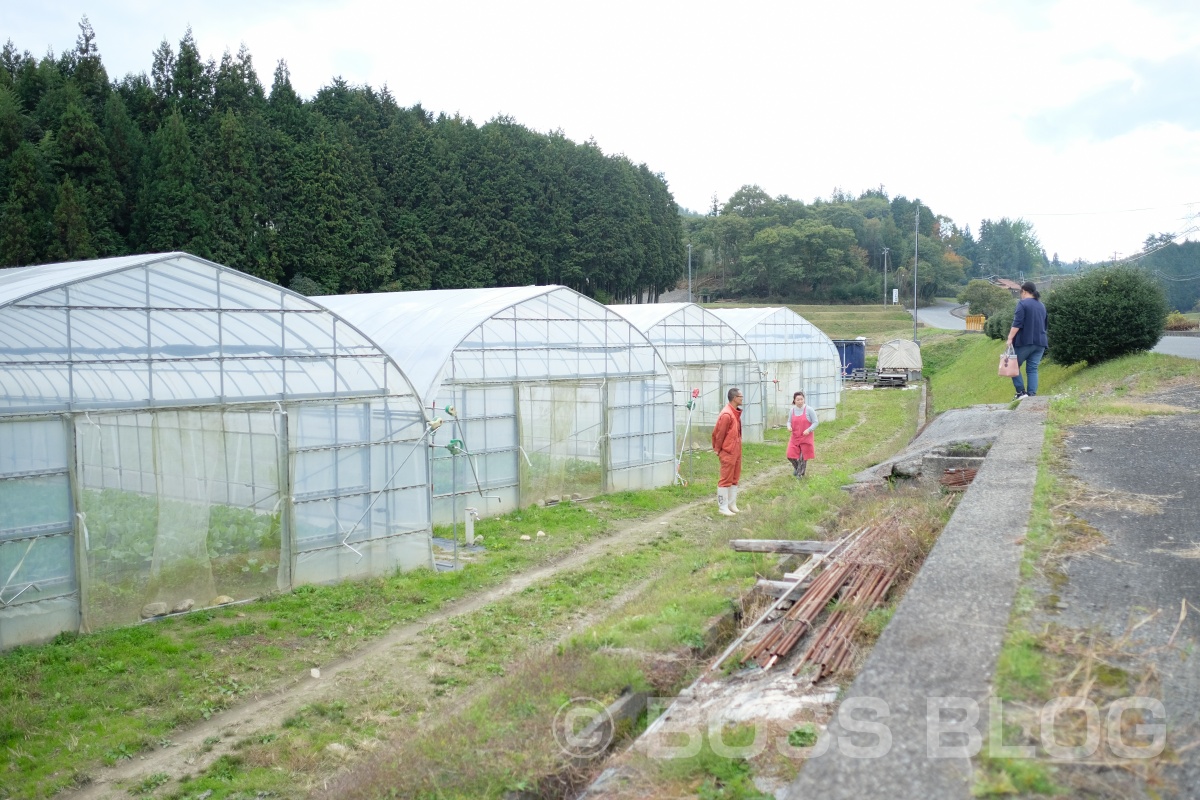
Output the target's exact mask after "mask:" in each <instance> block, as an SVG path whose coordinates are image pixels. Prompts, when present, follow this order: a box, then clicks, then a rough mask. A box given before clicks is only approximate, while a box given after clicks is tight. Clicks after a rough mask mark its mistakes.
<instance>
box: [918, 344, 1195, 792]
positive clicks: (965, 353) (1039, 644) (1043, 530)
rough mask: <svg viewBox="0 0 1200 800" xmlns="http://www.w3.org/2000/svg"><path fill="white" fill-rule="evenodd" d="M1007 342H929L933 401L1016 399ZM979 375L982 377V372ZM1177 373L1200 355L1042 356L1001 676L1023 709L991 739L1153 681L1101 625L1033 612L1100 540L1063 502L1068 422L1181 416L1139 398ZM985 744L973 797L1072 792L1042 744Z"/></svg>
mask: <svg viewBox="0 0 1200 800" xmlns="http://www.w3.org/2000/svg"><path fill="white" fill-rule="evenodd" d="M1002 347H1003V343H1002V342H998V341H993V340H989V339H983V338H981V337H975V338H974V339H972V338H971V337H966V336H964V337H962V338H960V339H956V340H953V341H950V342H946V343H944V344H942V345H940V346H938V347H934V348H929V349H928V350H926V352H925V353H923V355H924V358H925V364H926V372H927V374H930V375H931V381H930V382H931V387H932V398H933V404H934V407H935V409H937V410H939V411H941V410H946V409H948V408H957V407H963V406H968V405H973V404H976V403H996V402H1005V401H1007V400H1009V399H1010V398H1011V396H1012V386H1011V381H1009V379H1007V378H1000V377H998V376H996V373H995V369H996V362H997V359H998V358H999V354H1000V351H1001V349H1002ZM984 376H986V378H987V379H986V380H984V379H981V378H983V377H984ZM993 376H995V377H994V378H993ZM1181 381H1186V382H1188V383H1193V384H1194V383H1196V382H1200V362H1197V361H1193V360H1188V359H1183V358H1176V357H1174V356H1167V355H1160V354H1156V353H1140V354H1137V355H1131V356H1126V357H1124V358H1120V359H1115V360H1113V361H1110V362H1106V363H1104V364H1100V365H1097V366H1095V367H1087V366H1086V365H1084V364H1075V365H1072V366H1070V367H1063V366H1061V365H1056V364H1050V363H1048V362H1042V369H1041V370H1040V385H1039V388H1038V394H1039V395H1050V396H1051V397H1050V404H1049V412H1048V414H1047V419H1046V438H1045V446H1044V448H1043V452H1042V457H1041V460H1040V463H1039V466H1038V477H1037V482H1036V485H1035V489H1034V497H1033V507H1032V511H1031V515H1030V521H1029V530H1028V534H1027V537H1026V542H1025V553H1024V559H1023V561H1022V565H1021V586H1020V588H1019V589H1018V594H1017V600H1016V603H1015V604H1014V611H1013V616H1012V619H1011V620H1010V627H1009V633H1008V636H1007V637H1006V640H1005V644H1004V647H1003V650H1002V652H1001V655H1000V659H999V662H998V664H997V674H996V690H997V695H998V696H999V698H1000V699H1001V700H1002V701H1004V702H1005V703H1006V704H1014V705H1015V707H1016V708H1017V709H1025V713H1021V712H1020V711H1018V712H1017V713H1015V714H1009V711H1010V710H1011V708H1012V707H1013V706H1012V705H1006V718H1005V724H1004V728H1003V730H1002V731H1001V730H993V731H992V732H991V739H992V740H993V741H996V740H999V741H1002V742H1003V743H1004V744H1006V745H1011V744H1021V745H1027V744H1034V743H1035V740H1034V739H1030V738H1029V733H1028V731H1036V730H1037V728H1038V719H1037V710H1038V709H1040V708H1041V707H1042V705H1043V704H1044V703H1046V702H1048V701H1050V700H1052V699H1054V698H1058V697H1072V696H1073V697H1080V698H1087V699H1088V700H1090V701H1091V702H1093V703H1095V705H1096V706H1097V707H1098V708H1099V709H1100V712H1101V714H1102V716H1103V715H1106V714H1107V713H1108V709H1109V708H1110V707H1111V704H1112V702H1113V701H1114V700H1115V699H1117V698H1119V697H1127V696H1131V695H1141V694H1146V693H1147V691H1148V690H1150V691H1152V690H1153V686H1152V683H1153V680H1152V678H1153V676H1152V675H1151V674H1150V673H1149V672H1148V671H1146V670H1144V669H1142V668H1139V666H1138V664H1137V659H1136V658H1134V657H1132V656H1131V654H1130V653H1129V652H1127V651H1126V650H1125V644H1126V643H1123V642H1120V641H1114V640H1112V639H1111V637H1106V636H1104V635H1102V634H1099V633H1097V632H1095V631H1077V630H1071V629H1065V628H1062V627H1060V626H1053V625H1051V626H1047V625H1038V624H1036V622H1035V617H1036V616H1037V611H1038V609H1039V608H1043V607H1047V605H1048V604H1049V606H1053V603H1054V602H1055V601H1056V600H1057V591H1058V589H1059V587H1060V586H1061V585H1062V583H1063V582H1065V581H1066V580H1067V578H1066V576H1065V575H1064V574H1063V572H1062V571H1061V564H1062V561H1063V559H1064V558H1066V557H1068V556H1070V555H1071V554H1073V553H1077V552H1079V551H1081V550H1087V549H1092V548H1094V547H1097V546H1099V545H1102V544H1103V536H1102V535H1101V534H1100V532H1099V531H1097V530H1095V529H1094V528H1092V527H1091V526H1089V525H1087V524H1086V523H1085V522H1083V521H1082V520H1080V519H1078V518H1077V517H1075V516H1074V515H1073V514H1071V513H1070V512H1069V511H1068V510H1067V509H1068V507H1069V506H1070V504H1071V502H1072V501H1073V500H1074V499H1075V496H1076V491H1077V489H1076V487H1075V484H1074V482H1073V480H1072V479H1071V478H1070V477H1069V475H1068V474H1067V461H1066V457H1065V445H1064V442H1065V440H1066V437H1067V435H1068V433H1069V430H1070V429H1071V428H1072V427H1074V426H1076V425H1079V424H1084V423H1090V422H1096V421H1101V420H1105V419H1113V420H1120V419H1126V420H1128V419H1131V418H1137V417H1144V416H1146V415H1150V414H1163V413H1176V410H1174V409H1170V408H1164V407H1162V406H1159V405H1156V404H1153V403H1146V402H1143V401H1141V398H1143V397H1144V396H1145V395H1147V394H1150V393H1153V392H1155V391H1157V390H1161V389H1163V388H1166V387H1167V386H1170V385H1172V384H1175V383H1177V382H1181ZM1148 679H1150V680H1149V683H1148V682H1147V681H1148ZM1067 716H1068V717H1071V716H1072V715H1067ZM1127 716H1129V717H1130V718H1129V720H1128V722H1129V725H1131V726H1132V725H1134V724H1135V723H1136V722H1137V719H1136V715H1127ZM1075 722H1078V720H1075ZM1022 725H1024V726H1025V727H1026V729H1027V730H1026V733H1025V734H1022V732H1021V730H1020V728H1021V726H1022ZM1123 727H1124V726H1123ZM1084 735H1085V730H1084V728H1083V726H1082V725H1079V724H1075V725H1074V727H1072V723H1067V724H1066V725H1064V726H1060V727H1059V728H1056V732H1055V740H1056V741H1058V742H1061V743H1064V744H1068V743H1078V742H1077V741H1076V740H1080V741H1081V737H1083V736H1084ZM987 752H988V745H986V744H985V747H984V750H983V754H982V755H981V757H980V758H979V760H978V762H977V764H978V767H979V771H978V780H977V783H976V786H975V794H976V795H977V796H998V795H1012V794H1023V795H1028V794H1038V795H1056V794H1070V793H1071V790H1070V789H1069V788H1067V787H1066V786H1065V785H1062V784H1063V783H1064V781H1063V780H1062V773H1061V769H1060V768H1059V767H1056V766H1055V765H1054V764H1053V763H1052V759H1050V758H1049V757H1048V756H1047V755H1046V754H1045V753H1044V752H1042V751H1041V750H1040V749H1039V751H1038V755H1037V757H1035V758H1015V757H1008V758H989V757H987V755H986V754H987ZM1151 761H1153V760H1148V761H1144V762H1143V763H1141V764H1136V765H1135V766H1136V767H1137V768H1138V769H1139V770H1141V771H1143V772H1146V771H1152V770H1153V769H1154V768H1155V766H1156V765H1155V764H1153V763H1150V762H1151ZM1093 766H1095V767H1097V768H1099V769H1101V770H1103V769H1114V768H1117V769H1119V768H1122V766H1128V765H1122V764H1119V763H1117V762H1116V761H1114V762H1112V763H1107V764H1097V765H1093ZM1147 774H1148V772H1147Z"/></svg>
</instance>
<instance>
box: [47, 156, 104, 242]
mask: <svg viewBox="0 0 1200 800" xmlns="http://www.w3.org/2000/svg"><path fill="white" fill-rule="evenodd" d="M53 226H54V227H53V238H52V239H51V240H50V247H49V250H48V252H47V254H46V255H47V256H48V257H49V258H50V259H51V260H53V261H82V260H85V259H88V258H95V257H96V250H95V248H94V247H92V235H91V233H89V232H88V223H87V215H86V214H85V213H84V210H83V206H82V204H81V203H80V202H79V195H78V193H77V192H76V191H75V184H74V183H72V182H71V178H70V176H67V177H65V178H63V180H62V183H60V184H59V185H58V204H57V205H56V206H55V207H54V221H53Z"/></svg>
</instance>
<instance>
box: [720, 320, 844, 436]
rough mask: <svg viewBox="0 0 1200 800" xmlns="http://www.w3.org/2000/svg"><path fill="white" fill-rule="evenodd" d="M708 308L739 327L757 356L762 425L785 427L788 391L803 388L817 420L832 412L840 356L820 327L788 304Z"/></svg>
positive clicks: (838, 391)
mask: <svg viewBox="0 0 1200 800" xmlns="http://www.w3.org/2000/svg"><path fill="white" fill-rule="evenodd" d="M713 313H714V314H716V315H717V316H718V317H720V318H721V319H722V320H724V321H725V322H727V323H728V324H729V325H730V326H731V327H732V328H733V329H734V330H736V331H737V332H738V333H740V334H741V335H742V337H743V338H745V340H746V341H747V342H749V343H750V346H751V347H752V348H754V353H755V355H757V356H758V361H759V365H760V367H761V369H762V371H763V375H764V377H765V387H766V388H765V395H764V406H765V408H766V419H767V425H768V426H771V427H775V426H783V427H787V424H788V416H789V415H790V414H791V409H792V394H793V393H794V392H804V399H805V400H806V401H807V403H808V404H809V405H810V406H812V407H813V409H815V410H816V412H817V419H819V420H821V421H822V422H825V421H828V420H832V419H835V418H836V417H837V407H838V403H840V402H841V400H842V381H841V359H840V357H839V356H838V351H837V347H836V346H835V345H834V344H833V340H832V339H830V338H829V337H828V336H826V335H825V334H824V333H823V332H822V331H821V329H820V328H818V327H817V326H816V325H813V324H812V323H811V322H809V321H808V320H806V319H805V318H804V317H802V316H800V315H799V314H797V313H796V312H795V311H792V310H791V309H790V308H782V307H776V308H721V309H714V310H713Z"/></svg>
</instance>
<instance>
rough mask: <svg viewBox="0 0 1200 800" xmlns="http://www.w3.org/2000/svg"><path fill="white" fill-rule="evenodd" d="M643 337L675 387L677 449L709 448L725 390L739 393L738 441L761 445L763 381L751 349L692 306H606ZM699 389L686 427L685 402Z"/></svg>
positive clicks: (718, 320) (729, 329) (707, 313)
mask: <svg viewBox="0 0 1200 800" xmlns="http://www.w3.org/2000/svg"><path fill="white" fill-rule="evenodd" d="M609 308H611V309H612V310H613V311H615V312H617V313H618V314H620V315H621V316H622V317H624V318H625V319H627V320H629V321H630V322H631V323H632V324H633V325H634V326H635V327H637V328H638V329H639V330H641V331H642V332H643V333H645V334H646V337H647V338H648V339H649V340H650V341H651V342H653V343H654V346H655V347H657V348H658V350H659V352H660V353H662V357H663V360H664V361H666V362H667V366H668V367H669V368H670V370H671V380H672V382H673V383H674V386H675V424H676V428H677V429H678V431H679V433H680V435H682V432H683V430H684V428H685V426H686V427H687V428H688V435H687V438H688V441H687V442H686V443H684V442H680V444H681V446H686V447H690V448H699V449H709V448H711V447H712V443H711V434H712V428H713V425H715V424H716V421H717V415H718V414H719V413H721V409H722V408H723V407H724V406H725V403H726V392H727V391H728V389H729V387H731V386H737V387H739V388H740V389H741V390H742V396H743V398H744V403H743V406H742V438H743V440H744V441H748V442H761V441H762V440H763V379H762V375H761V373H760V372H759V367H758V359H757V357H756V355H755V353H754V350H753V349H752V348H751V347H750V345H749V344H748V343H747V342H746V340H745V338H743V337H742V335H741V334H739V333H738V332H737V331H736V330H735V329H734V328H733V327H732V326H730V325H729V324H728V323H726V322H725V321H723V320H722V319H721V318H720V317H718V316H717V315H716V314H714V313H713V312H711V311H709V310H708V309H705V308H703V307H702V306H699V305H696V304H695V303H644V304H638V305H617V306H609ZM694 389H699V390H700V395H699V397H698V398H697V402H696V404H695V408H694V409H692V411H691V420H690V423H689V422H688V408H687V403H688V400H689V399H690V398H691V394H692V390H694Z"/></svg>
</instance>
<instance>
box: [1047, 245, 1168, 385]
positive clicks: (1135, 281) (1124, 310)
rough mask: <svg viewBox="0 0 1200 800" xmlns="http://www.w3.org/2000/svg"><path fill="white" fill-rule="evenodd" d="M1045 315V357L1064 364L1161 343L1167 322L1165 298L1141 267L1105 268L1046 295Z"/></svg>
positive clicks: (1091, 361)
mask: <svg viewBox="0 0 1200 800" xmlns="http://www.w3.org/2000/svg"><path fill="white" fill-rule="evenodd" d="M1046 314H1047V326H1048V329H1049V334H1050V349H1049V351H1048V352H1047V356H1048V357H1049V358H1050V359H1051V360H1053V361H1055V362H1057V363H1059V364H1064V365H1065V364H1074V363H1076V362H1078V361H1086V362H1087V363H1088V364H1091V365H1095V364H1099V363H1100V362H1102V361H1107V360H1108V359H1111V358H1117V357H1119V356H1123V355H1126V354H1128V353H1136V352H1139V351H1142V350H1149V349H1150V348H1152V347H1154V345H1156V344H1158V340H1159V339H1160V338H1161V337H1162V332H1163V326H1164V325H1165V324H1166V321H1167V298H1166V296H1165V295H1164V294H1163V290H1162V287H1160V286H1159V285H1158V282H1157V281H1155V280H1154V278H1152V277H1151V276H1149V275H1148V274H1146V272H1144V271H1143V270H1140V269H1137V268H1135V267H1129V266H1117V267H1106V268H1104V269H1097V270H1094V271H1092V272H1088V273H1086V274H1085V275H1083V277H1081V278H1079V279H1078V280H1074V281H1070V282H1069V283H1067V284H1066V285H1064V286H1062V287H1061V288H1058V289H1055V290H1054V291H1053V292H1051V293H1050V294H1048V295H1047V296H1046Z"/></svg>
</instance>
